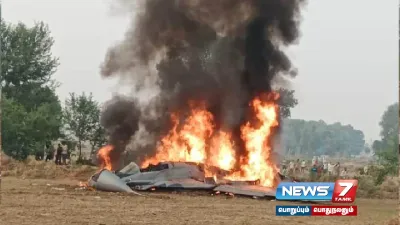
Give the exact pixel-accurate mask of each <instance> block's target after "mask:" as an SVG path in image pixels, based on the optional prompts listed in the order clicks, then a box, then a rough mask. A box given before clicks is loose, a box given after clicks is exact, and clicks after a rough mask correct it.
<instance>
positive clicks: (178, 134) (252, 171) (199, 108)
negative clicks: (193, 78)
mask: <svg viewBox="0 0 400 225" xmlns="http://www.w3.org/2000/svg"><path fill="white" fill-rule="evenodd" d="M278 97H279V96H278V94H275V93H272V94H269V95H268V97H267V99H268V100H267V101H263V100H262V98H255V99H254V100H253V101H252V102H251V103H250V107H252V109H253V111H254V112H255V116H256V118H257V120H258V121H259V123H257V125H255V124H252V123H250V122H247V123H246V124H245V125H243V126H242V127H241V138H242V140H243V141H244V143H245V150H246V153H247V154H246V157H242V158H240V159H239V160H240V161H239V165H240V169H239V170H237V169H236V170H235V165H236V163H237V162H236V158H237V157H235V152H236V151H235V143H234V142H233V140H232V138H231V134H230V132H228V131H222V130H216V129H215V124H214V121H213V115H212V114H211V113H210V112H209V111H207V110H206V107H205V105H202V104H198V105H196V104H191V106H192V107H191V109H192V110H191V112H190V115H189V116H188V117H187V118H186V120H184V121H180V120H179V114H178V113H173V114H171V121H172V122H173V124H174V126H173V128H172V129H171V130H170V132H169V133H168V134H167V135H166V136H164V137H163V138H162V139H161V141H160V143H159V145H158V147H157V150H156V154H155V156H153V157H150V158H147V159H146V160H145V161H144V162H143V163H142V165H141V166H142V167H146V166H148V165H149V164H157V163H159V162H163V161H175V162H177V161H182V162H196V163H203V164H204V165H206V167H205V169H206V171H205V172H206V175H208V176H213V175H214V174H212V173H211V172H210V171H208V170H207V166H215V167H219V168H221V169H224V170H227V171H231V174H230V175H229V176H227V177H225V178H226V179H229V180H249V181H250V180H253V181H254V180H259V181H260V184H261V185H263V186H268V187H271V186H274V184H275V181H276V176H277V172H278V169H277V167H276V165H275V164H274V163H273V162H272V159H271V154H272V146H271V143H270V139H271V134H272V133H271V131H272V129H273V128H274V127H276V126H278V113H279V107H278V105H277V103H276V102H277V101H276V100H277V99H278ZM111 151H112V146H110V145H107V146H105V147H103V148H102V149H100V150H99V153H98V156H99V158H101V159H102V162H103V164H102V168H105V169H109V170H112V166H111V162H110V159H109V153H110V152H111Z"/></svg>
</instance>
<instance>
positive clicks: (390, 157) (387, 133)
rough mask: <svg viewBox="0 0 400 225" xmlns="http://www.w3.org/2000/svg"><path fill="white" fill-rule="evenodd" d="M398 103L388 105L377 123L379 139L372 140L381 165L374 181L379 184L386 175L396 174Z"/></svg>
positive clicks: (397, 160)
mask: <svg viewBox="0 0 400 225" xmlns="http://www.w3.org/2000/svg"><path fill="white" fill-rule="evenodd" d="M398 112H399V105H398V103H395V104H392V105H390V106H388V108H387V109H386V111H385V112H384V113H383V115H382V119H381V121H380V123H379V125H380V126H381V133H380V135H381V140H376V141H374V143H373V145H372V148H373V150H374V153H375V155H376V156H377V157H378V160H379V163H380V164H381V165H382V166H383V168H382V169H380V170H379V174H378V176H377V180H376V183H378V184H380V183H382V182H383V181H384V179H385V177H386V176H387V175H398V162H399V159H398V154H399V153H398V151H399V135H398V132H399V130H398V129H399V128H398V116H399V114H398Z"/></svg>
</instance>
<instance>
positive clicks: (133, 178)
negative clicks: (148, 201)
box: [87, 162, 287, 199]
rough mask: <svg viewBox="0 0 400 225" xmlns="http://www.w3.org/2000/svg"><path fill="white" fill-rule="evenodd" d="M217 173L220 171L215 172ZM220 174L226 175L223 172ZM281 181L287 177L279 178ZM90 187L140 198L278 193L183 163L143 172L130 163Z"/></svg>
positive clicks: (99, 177)
mask: <svg viewBox="0 0 400 225" xmlns="http://www.w3.org/2000/svg"><path fill="white" fill-rule="evenodd" d="M215 169H217V168H215ZM220 173H222V174H223V173H224V171H222V170H221V172H220ZM279 176H280V178H281V180H285V179H286V180H287V178H286V177H284V176H282V175H281V174H279ZM87 185H88V187H92V188H95V189H97V190H101V191H110V192H127V193H133V194H136V195H140V194H139V193H137V192H135V191H134V190H137V191H154V190H170V191H176V190H202V191H209V192H211V193H212V194H215V195H218V194H220V193H227V194H228V195H229V196H232V197H233V196H235V195H242V196H248V197H252V198H268V199H273V198H275V189H273V188H268V187H264V186H261V185H259V182H258V181H229V180H224V179H219V178H218V182H217V181H216V180H215V179H214V178H212V177H206V176H205V173H204V170H203V167H202V165H199V164H195V163H184V162H164V163H159V164H157V165H150V166H148V167H147V168H142V169H140V168H139V166H137V165H136V164H135V163H133V162H132V163H130V164H129V165H128V166H126V167H125V168H123V169H122V170H120V171H117V172H112V171H109V170H106V169H103V170H101V171H99V172H98V173H96V174H95V175H93V176H92V177H91V178H90V179H89V182H88V183H87Z"/></svg>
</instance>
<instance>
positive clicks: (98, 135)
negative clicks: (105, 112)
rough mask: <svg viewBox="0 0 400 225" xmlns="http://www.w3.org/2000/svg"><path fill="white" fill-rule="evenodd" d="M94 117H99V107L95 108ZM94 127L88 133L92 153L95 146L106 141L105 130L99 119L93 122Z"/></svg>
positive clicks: (99, 145)
mask: <svg viewBox="0 0 400 225" xmlns="http://www.w3.org/2000/svg"><path fill="white" fill-rule="evenodd" d="M94 117H95V118H100V108H97V110H96V111H95V116H94ZM94 127H95V128H94V129H92V130H91V132H90V133H89V141H90V145H91V147H92V149H91V152H90V154H91V155H92V154H93V153H94V152H95V150H96V148H99V147H101V146H103V145H104V144H105V143H106V142H107V139H106V130H105V129H104V127H103V126H101V124H100V119H98V120H97V121H96V123H95V126H94Z"/></svg>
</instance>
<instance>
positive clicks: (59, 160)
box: [45, 142, 70, 165]
mask: <svg viewBox="0 0 400 225" xmlns="http://www.w3.org/2000/svg"><path fill="white" fill-rule="evenodd" d="M45 154H46V158H45V161H46V162H47V161H52V160H54V161H55V163H56V164H57V165H67V162H68V160H69V159H70V152H69V151H68V145H67V144H66V143H61V142H60V143H58V145H57V149H54V147H53V145H52V144H51V143H48V144H46V149H45Z"/></svg>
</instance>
